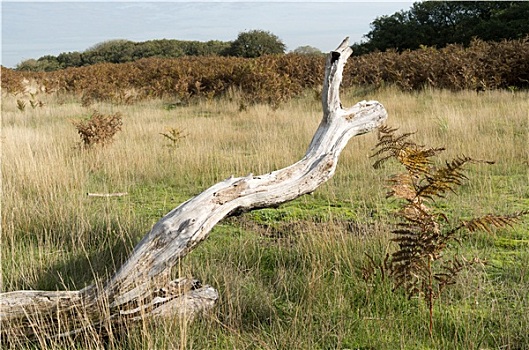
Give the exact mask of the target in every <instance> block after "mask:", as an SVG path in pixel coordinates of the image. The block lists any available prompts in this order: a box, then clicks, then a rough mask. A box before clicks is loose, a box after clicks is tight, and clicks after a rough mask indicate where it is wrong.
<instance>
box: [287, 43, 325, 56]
mask: <svg viewBox="0 0 529 350" xmlns="http://www.w3.org/2000/svg"><path fill="white" fill-rule="evenodd" d="M292 52H294V53H297V54H300V55H323V52H321V51H320V49H318V48H316V47H314V46H310V45H305V46H299V47H297V48H296V49H295V50H294V51H292Z"/></svg>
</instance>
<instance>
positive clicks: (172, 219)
mask: <svg viewBox="0 0 529 350" xmlns="http://www.w3.org/2000/svg"><path fill="white" fill-rule="evenodd" d="M351 53H352V50H351V48H350V47H349V43H348V38H346V39H345V40H344V41H343V42H342V44H341V45H340V46H339V47H338V48H337V49H336V50H335V51H332V52H331V53H330V54H329V56H328V58H327V62H326V68H325V78H324V83H323V92H322V105H323V119H322V121H321V123H320V125H319V127H318V129H317V131H316V134H315V135H314V137H313V139H312V142H311V143H310V145H309V147H308V150H307V152H306V154H305V156H304V157H303V158H302V159H301V160H299V161H298V162H297V163H294V164H292V165H290V166H288V167H286V168H283V169H280V170H277V171H273V172H271V173H268V174H264V175H259V176H254V175H251V174H250V175H248V176H246V177H230V178H228V179H226V180H224V181H222V182H219V183H217V184H216V185H213V186H212V187H210V188H208V189H207V190H205V191H204V192H202V193H201V194H199V195H197V196H196V197H194V198H192V199H190V200H188V201H187V202H185V203H183V204H181V205H180V206H178V207H177V208H175V209H173V210H172V211H171V212H169V213H168V214H167V215H166V216H164V217H163V218H162V219H161V220H160V221H158V223H156V224H155V225H154V227H153V228H152V230H151V231H150V232H149V233H148V234H147V235H146V236H145V237H144V238H143V239H142V240H141V241H140V242H139V243H138V245H137V246H136V247H135V249H134V250H133V252H132V254H131V256H130V257H129V259H128V260H127V261H126V262H125V263H124V264H123V265H122V266H121V268H120V269H119V270H118V271H117V272H116V273H115V274H114V275H113V277H111V278H110V279H109V280H108V281H106V282H104V283H102V284H94V285H92V286H89V287H87V288H85V289H82V290H79V291H60V292H45V291H15V292H8V293H3V294H0V326H1V330H0V332H1V335H2V339H3V340H8V341H9V340H14V339H17V340H20V339H31V338H35V337H37V336H38V335H39V334H44V333H46V334H49V335H50V336H55V337H61V336H66V335H72V334H77V333H82V332H85V331H87V330H91V331H93V332H108V331H110V330H109V328H111V327H114V326H115V325H119V324H121V323H123V322H126V321H129V320H136V319H142V318H155V317H173V316H174V315H186V317H187V316H191V315H194V314H196V313H199V312H201V311H203V310H207V309H210V308H211V307H212V306H213V305H214V304H215V302H216V300H217V299H218V293H217V291H216V290H215V289H213V288H212V287H210V286H207V285H206V286H201V285H200V283H198V281H195V280H188V279H184V278H180V279H178V280H175V281H169V277H170V272H171V268H172V267H174V266H175V265H176V264H177V263H178V261H179V259H181V258H182V257H184V256H185V255H186V254H188V253H189V252H190V251H191V250H192V249H193V248H195V247H196V245H197V244H198V243H200V242H201V241H203V240H204V239H205V238H206V237H207V236H208V234H209V233H210V231H211V229H212V228H213V227H214V226H215V225H216V224H217V223H218V222H219V221H220V220H222V219H224V218H226V217H228V216H230V215H236V214H239V213H241V212H245V211H249V210H253V209H258V208H266V207H272V206H277V205H279V204H281V203H284V202H287V201H290V200H293V199H295V198H297V197H299V196H301V195H304V194H307V193H310V192H313V191H314V190H315V189H316V188H317V187H318V186H319V185H320V184H322V183H323V182H325V181H327V180H328V179H329V178H330V177H331V176H332V175H333V174H334V172H335V169H336V165H337V163H338V157H339V155H340V153H341V151H342V150H343V149H344V147H345V146H346V144H347V142H348V141H349V139H350V138H352V137H353V136H357V135H361V134H364V133H366V132H369V131H371V130H373V129H375V128H376V127H377V126H379V125H380V124H381V123H382V122H383V121H384V120H385V119H386V117H387V113H386V110H385V109H384V107H383V106H382V105H381V104H380V103H378V102H376V101H369V102H366V101H362V102H359V103H357V104H355V105H354V106H352V107H350V108H348V109H344V108H342V105H341V103H340V98H339V89H340V84H341V81H342V73H343V68H344V65H345V63H346V61H347V59H348V58H349V56H350V55H351Z"/></svg>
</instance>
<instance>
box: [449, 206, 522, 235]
mask: <svg viewBox="0 0 529 350" xmlns="http://www.w3.org/2000/svg"><path fill="white" fill-rule="evenodd" d="M527 214H529V210H522V211H520V212H518V213H514V214H510V215H494V214H487V215H485V216H482V217H479V218H473V219H471V220H468V221H462V222H461V224H460V225H459V226H458V227H457V228H463V227H464V228H466V229H467V230H469V231H470V232H475V231H485V232H488V233H492V228H493V227H495V228H500V227H506V226H509V227H512V226H513V225H514V224H516V223H519V222H520V221H521V218H522V216H525V215H527Z"/></svg>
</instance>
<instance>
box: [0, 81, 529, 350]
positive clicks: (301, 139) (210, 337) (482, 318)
mask: <svg viewBox="0 0 529 350" xmlns="http://www.w3.org/2000/svg"><path fill="white" fill-rule="evenodd" d="M359 94H360V95H361V94H363V92H362V90H361V89H360V90H358V91H356V90H351V91H347V92H346V93H345V95H344V98H343V100H344V105H346V106H347V105H350V104H352V103H355V102H357V100H358V99H359V97H358V96H359ZM360 98H367V99H376V100H379V101H380V102H382V103H383V104H384V105H385V106H386V108H387V109H388V112H389V121H388V123H389V124H390V125H392V126H397V127H400V128H401V130H402V131H417V135H416V137H417V140H418V142H422V143H424V144H427V145H429V146H432V147H437V146H445V147H447V152H446V153H447V154H446V159H449V158H452V157H453V156H454V155H459V154H465V155H469V156H472V157H474V158H478V159H491V160H496V161H497V164H496V165H492V166H485V165H476V166H472V167H470V168H469V172H468V173H467V175H468V177H469V181H468V183H467V184H465V185H464V186H463V187H462V188H460V190H458V195H451V196H449V197H448V198H447V200H446V201H444V200H443V201H438V207H439V208H440V210H442V211H443V212H446V213H447V214H448V215H449V216H450V217H453V218H454V220H456V219H457V218H459V217H463V218H465V217H471V216H476V215H483V214H486V213H488V212H496V213H508V212H511V211H517V210H521V209H524V208H527V206H528V205H529V188H528V186H527V183H528V176H527V167H528V159H529V158H528V151H527V147H526V145H527V126H528V125H527V110H529V102H528V101H529V96H528V93H527V92H523V91H522V92H515V93H514V94H513V93H511V92H501V91H497V92H485V93H483V94H479V95H476V94H475V93H474V92H458V93H453V92H448V91H436V90H426V91H423V92H417V93H401V92H398V91H397V90H393V89H391V88H387V89H384V90H377V91H372V92H370V94H369V95H368V96H363V95H362V96H361V97H360ZM2 99H3V101H2V117H3V127H2V142H3V145H2V187H3V188H2V209H3V210H2V237H1V239H2V244H1V248H0V250H1V261H2V264H1V265H2V266H1V268H2V270H1V271H2V287H1V289H2V291H11V290H18V289H44V290H56V289H79V288H82V287H83V286H85V285H88V284H91V283H92V282H93V281H94V279H102V278H105V277H106V276H109V275H110V274H112V273H113V272H114V271H115V269H116V268H117V267H118V266H119V265H120V264H121V262H123V261H124V259H126V257H127V256H128V254H129V253H130V251H131V250H132V248H133V247H134V245H135V244H136V243H137V242H139V240H140V239H141V238H142V237H143V235H145V234H146V233H147V232H148V230H149V229H150V227H151V226H152V225H153V224H154V223H155V222H156V221H157V220H158V219H159V218H160V217H162V216H163V215H164V214H166V213H167V212H168V211H169V210H171V209H172V208H174V207H175V206H177V205H178V204H180V203H182V202H183V201H185V200H187V199H188V198H189V197H191V196H193V195H195V194H198V193H200V192H201V191H203V190H204V189H205V188H207V187H209V186H211V185H213V184H214V183H216V182H218V181H220V180H222V179H224V178H226V177H228V176H230V175H232V174H234V175H235V176H241V175H246V174H248V173H250V172H253V173H254V174H259V173H266V172H269V171H272V170H274V169H277V168H279V167H283V166H286V165H289V164H291V163H293V162H294V161H296V160H298V159H299V158H301V157H302V156H303V154H304V151H305V148H306V147H307V145H308V144H309V142H310V139H311V137H312V134H313V132H314V131H315V130H316V127H317V125H318V123H319V120H320V118H321V109H320V106H319V102H318V101H316V100H314V99H313V97H312V96H310V94H307V96H305V97H300V98H297V99H294V100H292V101H291V102H289V103H287V104H285V105H283V106H281V107H280V108H278V109H272V108H269V107H267V106H260V105H257V106H251V107H248V109H247V110H246V111H239V108H238V103H237V101H228V100H213V101H203V102H198V103H196V104H191V105H189V106H184V107H178V108H175V109H172V110H167V109H166V108H164V106H165V105H166V101H145V102H141V103H138V104H136V105H131V106H117V105H110V104H97V105H95V106H92V107H91V108H96V109H98V110H99V111H101V112H103V113H115V112H118V111H119V112H121V113H122V114H123V116H124V117H123V122H124V125H123V130H122V131H121V132H120V133H118V134H117V135H116V141H115V142H114V143H113V144H112V145H110V146H109V147H106V148H103V149H94V150H91V151H80V150H78V149H76V148H75V144H76V143H77V142H78V136H77V135H76V131H75V128H74V127H73V125H72V124H71V123H70V122H69V119H72V118H73V119H75V118H78V117H79V116H81V115H89V112H90V111H89V110H87V109H84V108H83V107H81V106H80V104H79V103H78V102H77V101H76V100H75V99H68V103H64V104H57V103H56V100H55V99H54V97H53V96H43V97H42V99H46V101H45V103H46V105H45V107H43V108H38V109H29V108H26V110H25V111H24V112H21V111H19V110H18V109H17V108H16V98H15V97H13V96H5V95H4V96H3V97H2ZM166 127H174V128H179V129H181V130H184V131H185V132H186V134H187V136H186V137H185V138H184V139H182V140H181V142H180V143H179V145H178V147H175V148H168V147H165V144H166V140H164V138H163V136H161V135H160V134H159V133H160V132H163V131H164V130H165V128H166ZM524 130H525V132H524ZM375 143H376V137H375V135H374V134H368V135H364V136H361V137H358V138H354V139H353V140H351V141H350V145H349V146H348V147H347V148H346V149H345V151H344V152H343V154H342V156H341V158H340V161H339V164H338V169H337V173H336V175H335V177H334V178H333V179H331V180H330V181H329V182H328V183H326V184H324V185H322V186H321V188H319V189H318V190H317V191H316V192H315V193H314V194H313V195H311V196H305V197H302V198H299V199H297V200H295V201H292V202H290V203H286V204H284V205H283V206H281V207H279V208H277V209H262V210H259V211H254V212H250V213H246V214H243V215H242V216H240V217H235V218H229V219H227V220H224V221H223V222H221V223H220V224H219V225H217V226H216V227H215V228H214V229H213V231H212V233H211V235H210V236H209V238H208V239H207V240H206V241H204V242H203V243H202V244H201V245H200V246H199V247H198V248H197V249H195V250H194V251H193V252H192V253H191V254H189V255H188V256H187V257H186V258H185V259H183V261H182V263H181V266H180V267H179V268H178V269H177V270H179V272H178V271H175V274H178V273H181V274H183V275H189V276H194V277H196V278H198V279H200V280H201V281H203V283H207V284H211V285H213V286H214V287H215V288H217V289H218V290H219V293H220V300H219V302H218V305H217V306H216V307H215V308H214V310H213V311H212V312H210V313H209V314H208V315H205V316H204V317H201V318H199V319H197V320H196V321H195V322H193V323H190V324H185V323H182V321H179V320H177V319H175V320H173V321H163V322H159V323H152V322H145V324H139V325H137V326H136V327H132V328H130V329H128V330H127V331H126V332H123V333H122V334H116V335H115V336H113V337H111V338H110V339H98V338H97V337H92V338H89V339H77V340H73V339H70V340H65V341H64V342H61V343H54V342H52V343H50V344H49V346H48V347H49V348H56V349H70V348H75V347H77V348H80V349H95V348H101V347H102V346H103V345H104V346H106V347H107V348H110V349H154V348H156V349H173V348H190V349H191V348H195V349H206V348H209V349H233V348H236V349H396V348H397V349H499V348H501V349H528V348H529V297H528V293H527V290H529V268H528V266H529V253H528V251H529V249H528V243H527V242H528V240H529V236H528V234H527V232H529V221H528V220H527V219H525V220H524V221H523V222H522V223H521V224H520V225H518V226H516V227H515V228H513V229H509V230H498V231H497V232H495V233H494V234H492V235H491V234H485V233H479V234H475V235H472V236H468V237H467V238H466V239H465V240H464V242H463V245H462V246H461V247H454V249H459V250H460V251H461V252H462V253H463V255H464V256H465V257H467V258H468V259H472V258H474V257H479V258H480V260H481V261H483V262H484V264H483V265H479V264H477V265H474V267H473V269H472V270H469V271H468V272H466V273H465V274H463V275H461V276H460V279H461V280H460V283H458V284H457V285H455V286H451V287H450V288H449V289H448V290H447V293H445V294H444V295H443V297H442V298H443V299H442V300H441V301H440V302H438V303H436V309H435V315H434V317H435V320H434V325H435V327H434V334H433V337H432V338H430V337H429V336H428V312H427V309H426V306H425V305H424V303H423V302H422V301H421V300H420V299H411V300H408V299H407V298H406V296H405V295H404V294H403V293H402V292H400V291H398V292H395V293H394V292H392V290H391V288H392V286H391V285H390V284H389V282H388V281H387V280H382V279H381V278H380V276H379V277H377V278H376V279H375V282H374V283H369V284H367V283H366V282H365V281H364V279H363V278H362V271H361V269H362V267H363V266H364V265H365V264H366V259H365V253H368V254H370V255H371V256H374V257H381V256H383V255H384V254H385V252H386V251H387V250H388V249H390V248H388V240H389V238H390V236H389V233H388V232H390V230H391V228H390V224H391V222H393V220H394V219H393V218H392V215H391V212H392V211H393V210H394V209H395V208H396V203H393V202H391V201H388V200H386V199H385V191H386V189H385V188H384V179H386V178H387V177H388V176H389V175H390V174H392V173H395V172H396V171H398V168H397V167H396V166H395V165H392V164H388V166H386V167H384V168H383V169H381V170H378V171H376V170H374V169H372V167H371V163H372V160H371V159H369V158H368V156H369V154H371V148H372V147H373V146H374V145H375ZM87 192H102V193H108V192H128V195H127V196H124V197H110V198H93V197H87V196H86V193H87Z"/></svg>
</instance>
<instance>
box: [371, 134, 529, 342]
mask: <svg viewBox="0 0 529 350" xmlns="http://www.w3.org/2000/svg"><path fill="white" fill-rule="evenodd" d="M396 130H397V129H394V128H390V127H388V126H383V127H381V128H380V129H379V132H378V143H377V145H376V146H375V152H374V154H373V155H372V157H378V159H377V160H376V161H375V163H374V165H373V166H374V167H375V168H379V167H380V166H381V165H382V164H383V163H385V162H386V161H389V160H391V159H396V160H397V161H398V162H399V163H400V164H401V165H403V166H404V168H405V169H406V172H404V173H401V174H396V175H394V176H392V177H391V178H390V179H389V188H390V191H389V192H388V194H387V197H394V198H397V199H399V200H401V203H400V208H399V210H398V211H397V213H396V215H397V218H398V222H397V224H396V228H395V229H394V230H393V231H392V233H393V234H394V237H393V238H392V239H391V241H392V242H395V243H397V246H398V248H397V250H396V251H395V252H393V253H392V254H391V255H389V256H387V257H386V259H385V260H384V263H383V264H382V265H381V266H376V264H375V261H374V259H373V258H372V257H370V256H369V257H368V258H369V262H368V267H366V268H365V269H364V278H366V279H368V278H369V277H370V276H372V275H373V273H374V272H375V271H377V270H380V271H382V272H383V276H385V275H387V276H390V277H391V278H392V280H393V283H394V287H393V290H394V291H395V290H397V289H398V288H403V289H404V290H405V291H406V293H407V295H408V297H410V298H411V297H412V296H414V295H419V296H421V297H423V298H424V299H425V301H426V303H427V305H428V309H429V313H430V315H429V316H430V324H429V332H430V336H431V335H432V330H433V307H434V301H435V299H437V298H438V297H439V295H440V293H441V291H442V290H443V289H444V288H445V287H446V286H448V285H451V284H454V283H455V281H456V277H457V275H458V273H459V272H460V271H462V270H463V269H464V268H466V267H467V266H469V264H471V263H472V262H469V261H467V260H465V259H464V258H463V257H458V256H456V255H455V254H452V255H450V254H447V252H445V250H446V249H447V248H448V247H449V245H450V243H452V242H456V243H458V242H459V241H460V236H458V233H459V232H460V231H461V230H462V229H466V230H467V231H469V232H475V231H486V232H492V228H494V227H505V226H512V225H513V224H515V223H517V222H518V221H519V220H520V217H521V216H523V215H526V214H527V213H528V211H521V212H518V213H514V214H509V215H496V214H488V215H485V216H482V217H478V218H473V219H471V220H466V221H462V220H461V221H459V222H458V223H457V224H455V225H454V224H451V223H450V220H449V218H448V217H447V215H446V214H445V213H443V212H436V211H435V210H434V208H432V206H431V205H432V204H433V203H434V199H435V198H436V197H437V198H444V197H445V195H446V194H447V192H453V193H455V188H456V187H457V186H461V185H462V184H463V181H464V180H466V179H467V177H466V176H465V174H464V168H465V166H466V165H468V164H470V163H485V164H493V162H491V161H482V160H475V159H472V158H470V157H467V156H460V157H457V158H455V159H454V160H452V161H449V162H446V163H445V165H444V166H442V167H436V166H435V165H434V163H433V161H432V160H431V158H432V157H434V156H437V155H438V154H439V153H440V152H442V151H443V150H444V148H427V147H425V146H422V145H418V144H416V143H415V142H413V141H412V140H410V136H411V135H413V133H404V134H400V135H398V134H396V133H395V132H396ZM385 270H387V271H385Z"/></svg>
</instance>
